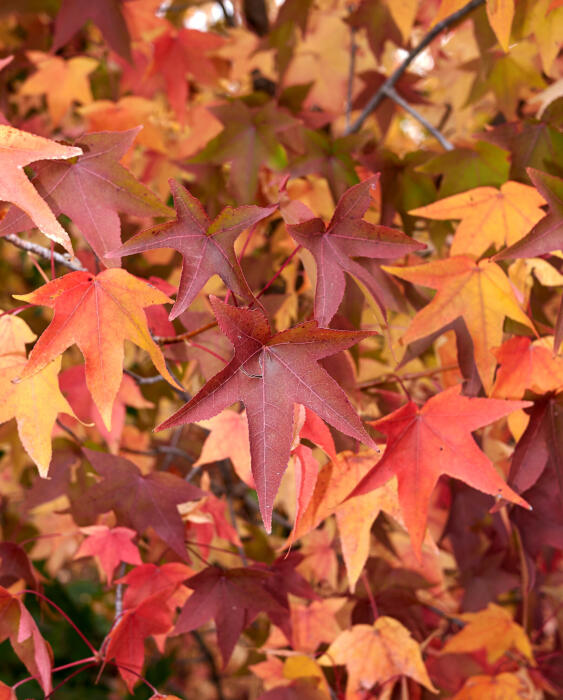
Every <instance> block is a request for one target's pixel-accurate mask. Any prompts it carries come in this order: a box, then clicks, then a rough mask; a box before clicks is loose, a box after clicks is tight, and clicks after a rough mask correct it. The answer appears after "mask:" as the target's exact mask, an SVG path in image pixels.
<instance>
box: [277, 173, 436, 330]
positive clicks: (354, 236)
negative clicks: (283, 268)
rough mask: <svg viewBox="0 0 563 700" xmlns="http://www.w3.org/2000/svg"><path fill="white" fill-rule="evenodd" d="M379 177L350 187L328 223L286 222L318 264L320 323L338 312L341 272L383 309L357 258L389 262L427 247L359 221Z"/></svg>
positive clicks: (368, 273)
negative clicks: (349, 276) (356, 283)
mask: <svg viewBox="0 0 563 700" xmlns="http://www.w3.org/2000/svg"><path fill="white" fill-rule="evenodd" d="M378 179H379V176H378V175H375V176H374V177H371V178H368V179H367V180H364V181H363V182H360V183H359V184H358V185H354V186H353V187H350V189H348V190H347V191H346V192H345V193H344V194H343V195H342V197H341V198H340V200H339V202H338V204H337V206H336V209H335V210H334V214H333V216H332V219H331V220H330V223H329V224H328V226H325V224H324V222H323V221H322V219H319V218H311V219H309V220H308V221H303V222H301V223H298V224H288V225H287V230H288V231H289V233H290V234H291V235H292V237H293V238H294V239H295V241H296V242H297V243H300V244H301V245H302V246H303V247H304V248H307V249H308V250H310V251H311V253H312V254H313V256H314V258H315V262H316V263H317V289H316V292H315V318H316V319H317V321H318V322H319V324H320V325H321V326H328V324H329V323H330V321H331V319H332V317H333V316H334V314H335V313H336V312H337V310H338V306H339V305H340V302H341V301H342V297H343V296H344V290H345V287H346V277H345V275H344V273H345V272H346V273H348V274H349V275H352V276H353V277H355V278H357V279H358V280H359V281H360V282H361V283H362V284H363V285H364V286H365V287H366V289H368V290H369V292H370V294H371V295H372V296H373V298H374V299H375V300H376V301H377V302H378V304H379V305H380V306H381V308H382V309H383V302H382V298H381V297H382V292H381V290H380V286H379V284H378V281H377V277H376V276H375V275H374V274H373V270H369V269H367V268H365V267H363V266H362V263H361V262H359V261H357V260H355V258H374V259H379V260H385V259H387V260H390V259H393V258H397V257H400V256H401V255H405V254H406V253H410V252H412V251H414V250H419V249H421V248H424V247H425V246H424V244H423V243H418V242H417V241H413V239H412V238H409V237H408V236H407V235H405V234H404V233H402V232H401V231H399V230H397V229H392V228H388V227H387V226H374V225H373V224H370V223H368V222H367V221H364V220H363V218H362V217H363V216H364V214H365V213H366V211H367V209H368V207H369V205H370V203H371V196H370V190H372V189H373V188H374V187H375V185H376V183H377V180H378ZM380 274H383V273H380Z"/></svg>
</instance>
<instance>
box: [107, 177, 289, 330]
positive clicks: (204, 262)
mask: <svg viewBox="0 0 563 700" xmlns="http://www.w3.org/2000/svg"><path fill="white" fill-rule="evenodd" d="M170 188H171V190H172V194H173V196H174V204H175V206H176V212H177V218H176V220H175V221H170V222H167V223H165V224H160V225H159V226H155V227H154V228H150V229H147V230H146V231H141V233H138V234H137V235H136V236H133V238H131V240H129V241H127V243H125V245H123V246H122V247H121V248H118V249H117V250H114V251H113V252H112V254H111V255H110V257H118V256H123V255H132V254H133V253H142V252H144V251H146V250H153V249H155V248H174V249H175V250H177V251H179V252H180V253H181V254H182V258H183V264H182V276H181V278H180V285H179V288H178V296H177V299H176V303H175V304H174V306H173V307H172V311H171V313H170V319H171V320H172V319H174V318H176V317H177V316H179V315H180V314H181V313H182V312H183V311H185V310H186V309H187V308H188V306H190V304H191V303H192V302H193V301H194V299H195V298H196V296H197V294H198V292H199V291H200V290H201V288H202V287H203V285H204V284H205V283H206V282H207V280H208V279H209V278H210V277H211V276H212V275H215V274H217V275H219V277H220V278H221V279H222V280H223V282H224V283H225V284H226V285H227V287H228V288H229V289H232V290H233V292H235V293H236V294H238V295H239V296H241V297H242V298H243V299H245V300H246V301H252V300H253V298H254V296H253V294H252V291H251V290H250V288H249V286H248V284H247V282H246V280H245V278H244V275H243V274H242V270H241V269H240V265H239V262H238V260H237V256H236V254H235V249H234V243H235V241H236V239H237V238H238V237H239V235H240V234H241V233H242V232H243V231H244V230H245V229H247V228H250V227H251V226H253V225H254V224H256V223H257V222H258V221H261V220H262V219H265V218H266V217H267V216H269V215H270V214H271V213H272V212H273V211H275V209H276V207H275V206H273V207H256V206H244V207H238V208H237V209H233V208H232V207H225V208H224V209H223V211H222V212H221V213H220V214H219V215H218V216H217V217H216V218H215V220H214V221H211V219H210V218H209V217H208V216H207V214H206V213H205V210H204V209H203V207H202V206H201V203H200V202H199V200H198V199H196V198H195V197H194V196H193V195H192V194H190V192H189V191H188V190H187V189H186V188H185V187H182V186H181V185H180V184H179V183H177V182H175V181H174V180H170Z"/></svg>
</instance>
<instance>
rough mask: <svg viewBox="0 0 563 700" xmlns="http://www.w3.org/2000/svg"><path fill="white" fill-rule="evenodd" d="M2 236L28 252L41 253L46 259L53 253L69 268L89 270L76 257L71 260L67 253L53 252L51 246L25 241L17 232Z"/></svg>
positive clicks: (55, 258) (56, 258)
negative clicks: (45, 246)
mask: <svg viewBox="0 0 563 700" xmlns="http://www.w3.org/2000/svg"><path fill="white" fill-rule="evenodd" d="M2 238H3V240H5V241H8V242H9V243H11V244H12V245H15V246H16V247H17V248H21V249H22V250H26V251H27V252H28V253H35V254H36V255H39V256H40V257H42V258H44V259H45V260H51V255H52V256H53V259H54V260H56V261H57V262H58V263H60V264H61V265H64V266H65V267H68V268H69V270H75V271H81V272H86V271H87V270H86V268H85V267H84V266H83V265H82V264H81V263H80V262H79V261H78V260H76V259H75V260H71V259H70V258H69V257H67V256H66V255H61V253H55V252H52V253H51V251H50V250H49V248H44V247H43V246H42V245H38V244H37V243H32V242H31V241H24V239H23V238H20V237H19V236H16V234H15V233H10V234H8V235H7V236H3V237H2Z"/></svg>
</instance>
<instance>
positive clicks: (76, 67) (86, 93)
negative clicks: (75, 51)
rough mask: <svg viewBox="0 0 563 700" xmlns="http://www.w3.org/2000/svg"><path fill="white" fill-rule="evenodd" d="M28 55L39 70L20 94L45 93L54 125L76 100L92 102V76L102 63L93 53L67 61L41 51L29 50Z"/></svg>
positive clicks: (85, 103)
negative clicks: (90, 79)
mask: <svg viewBox="0 0 563 700" xmlns="http://www.w3.org/2000/svg"><path fill="white" fill-rule="evenodd" d="M27 57H28V58H29V60H30V61H32V63H34V64H35V66H36V68H37V72H36V73H34V74H33V75H31V76H30V77H29V78H27V80H26V81H25V82H24V83H23V85H22V86H21V88H20V89H19V94H20V95H45V96H46V98H47V108H48V110H49V114H50V115H51V119H52V120H53V125H54V126H58V125H59V124H60V123H61V121H62V119H63V117H64V116H65V114H66V113H67V112H68V109H69V107H70V105H71V104H72V103H73V102H79V103H80V104H83V105H87V104H90V102H92V91H91V90H90V81H89V80H88V76H89V75H90V73H92V72H93V71H94V70H96V68H97V67H98V61H96V59H95V58H90V57H89V56H76V57H75V58H70V59H69V60H68V61H65V60H64V58H61V57H60V56H52V55H49V54H46V53H42V52H41V51H28V52H27Z"/></svg>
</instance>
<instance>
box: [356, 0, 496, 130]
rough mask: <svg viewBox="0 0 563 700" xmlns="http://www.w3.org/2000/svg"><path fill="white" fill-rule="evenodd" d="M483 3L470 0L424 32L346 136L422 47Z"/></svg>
mask: <svg viewBox="0 0 563 700" xmlns="http://www.w3.org/2000/svg"><path fill="white" fill-rule="evenodd" d="M484 3H485V0H471V2H468V3H467V5H465V6H464V7H462V8H461V9H459V10H458V11H457V12H454V13H452V14H451V15H449V17H446V18H445V19H443V20H442V21H441V22H438V24H436V25H435V26H434V27H432V29H431V30H430V31H429V32H428V34H426V36H425V37H424V38H423V39H422V41H421V42H420V43H419V44H418V45H417V46H415V47H414V49H411V51H409V53H408V55H407V56H406V58H405V60H404V61H403V62H402V63H401V64H400V65H399V66H398V68H396V69H395V71H393V73H392V74H391V75H390V76H389V77H388V78H387V80H386V81H385V82H384V83H383V85H382V86H381V87H380V88H379V89H378V90H377V91H376V92H375V94H374V95H373V96H372V98H371V99H370V101H369V102H368V103H367V105H366V106H365V107H364V109H363V110H362V113H361V114H360V115H359V117H358V118H357V119H356V121H355V122H353V123H352V124H351V125H350V127H349V128H347V129H346V132H345V133H346V136H348V135H349V134H355V133H356V132H358V131H359V130H360V129H361V128H362V126H363V123H364V122H365V120H366V119H367V118H368V117H369V115H370V114H371V113H372V112H373V110H374V109H375V108H376V107H377V106H378V105H379V103H380V102H382V100H384V99H385V97H387V90H388V89H389V88H393V87H395V84H396V83H397V81H398V80H399V78H400V77H401V76H402V75H403V73H404V72H405V71H406V69H407V68H408V67H409V66H410V64H411V63H412V62H413V61H414V59H415V58H416V57H417V56H418V54H419V53H421V52H422V51H424V49H425V48H426V47H427V46H428V45H429V44H431V43H432V41H433V40H434V39H435V38H436V37H437V36H438V35H439V34H441V32H443V31H444V29H447V28H448V27H451V25H452V24H455V23H456V22H458V21H459V20H460V19H463V18H464V17H466V16H467V15H468V14H469V13H470V12H472V11H473V10H474V9H475V8H476V7H479V5H483V4H484Z"/></svg>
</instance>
